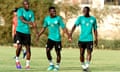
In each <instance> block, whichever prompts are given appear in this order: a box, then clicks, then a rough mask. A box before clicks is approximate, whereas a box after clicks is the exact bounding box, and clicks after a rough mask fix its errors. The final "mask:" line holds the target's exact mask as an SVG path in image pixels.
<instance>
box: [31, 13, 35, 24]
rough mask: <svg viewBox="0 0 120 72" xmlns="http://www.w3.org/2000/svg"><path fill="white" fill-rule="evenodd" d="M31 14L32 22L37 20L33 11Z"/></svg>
mask: <svg viewBox="0 0 120 72" xmlns="http://www.w3.org/2000/svg"><path fill="white" fill-rule="evenodd" d="M31 15H32V18H31V22H34V21H35V15H34V13H33V12H31Z"/></svg>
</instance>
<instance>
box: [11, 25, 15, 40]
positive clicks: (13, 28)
mask: <svg viewBox="0 0 120 72" xmlns="http://www.w3.org/2000/svg"><path fill="white" fill-rule="evenodd" d="M14 35H15V26H14V25H12V38H14Z"/></svg>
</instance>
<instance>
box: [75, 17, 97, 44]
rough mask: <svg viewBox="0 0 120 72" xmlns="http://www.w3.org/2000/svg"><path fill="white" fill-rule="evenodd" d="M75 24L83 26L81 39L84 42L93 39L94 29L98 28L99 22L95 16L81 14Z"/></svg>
mask: <svg viewBox="0 0 120 72" xmlns="http://www.w3.org/2000/svg"><path fill="white" fill-rule="evenodd" d="M75 25H76V26H79V25H80V28H81V32H80V35H79V41H83V42H86V41H93V29H94V30H96V29H97V22H96V18H95V17H93V16H90V17H85V16H80V17H78V19H77V21H76V22H75Z"/></svg>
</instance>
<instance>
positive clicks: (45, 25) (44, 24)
mask: <svg viewBox="0 0 120 72" xmlns="http://www.w3.org/2000/svg"><path fill="white" fill-rule="evenodd" d="M47 26H48V24H47V21H46V18H45V19H44V21H43V27H44V28H45V27H47Z"/></svg>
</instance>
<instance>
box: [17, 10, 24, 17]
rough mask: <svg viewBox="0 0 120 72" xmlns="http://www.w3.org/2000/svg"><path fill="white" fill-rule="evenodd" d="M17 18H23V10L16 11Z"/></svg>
mask: <svg viewBox="0 0 120 72" xmlns="http://www.w3.org/2000/svg"><path fill="white" fill-rule="evenodd" d="M17 16H18V17H21V16H23V10H22V9H21V8H20V9H18V11H17Z"/></svg>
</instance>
